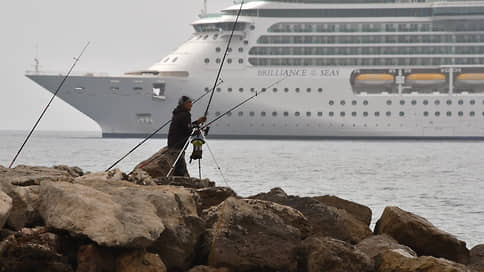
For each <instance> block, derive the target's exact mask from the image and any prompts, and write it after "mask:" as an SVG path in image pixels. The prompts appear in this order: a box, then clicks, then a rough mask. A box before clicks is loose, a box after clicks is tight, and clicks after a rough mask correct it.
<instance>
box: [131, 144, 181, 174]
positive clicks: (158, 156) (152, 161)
mask: <svg viewBox="0 0 484 272" xmlns="http://www.w3.org/2000/svg"><path fill="white" fill-rule="evenodd" d="M177 155H178V154H177V153H176V152H173V151H172V150H169V149H168V147H164V148H162V149H160V151H158V152H156V153H155V154H153V156H151V157H150V158H148V159H147V160H144V161H142V162H141V163H139V164H138V165H136V167H135V168H134V169H135V170H136V169H138V168H139V169H143V170H144V171H146V172H147V173H148V174H149V175H150V176H151V177H152V178H160V177H166V175H167V174H168V172H169V171H170V168H171V166H172V165H173V163H174V162H175V160H176V157H177ZM185 176H186V177H188V176H189V175H188V170H186V168H185Z"/></svg>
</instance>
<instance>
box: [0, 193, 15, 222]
mask: <svg viewBox="0 0 484 272" xmlns="http://www.w3.org/2000/svg"><path fill="white" fill-rule="evenodd" d="M11 210H12V199H11V198H10V197H9V196H8V195H7V194H6V193H4V192H3V191H2V190H0V229H1V228H3V226H4V225H5V222H7V219H8V217H9V215H10V211H11Z"/></svg>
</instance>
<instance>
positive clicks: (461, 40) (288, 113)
mask: <svg viewBox="0 0 484 272" xmlns="http://www.w3.org/2000/svg"><path fill="white" fill-rule="evenodd" d="M240 8H241V10H240V16H239V17H237V14H238V13H239V9H240ZM237 19H238V21H237ZM236 21H237V24H236V26H235V31H234V33H233V36H232V42H231V44H230V47H229V50H228V56H227V58H226V59H225V63H224V66H223V70H222V73H221V81H220V84H218V85H217V87H216V89H215V93H214V99H213V103H212V105H211V107H210V111H209V114H208V116H207V117H208V120H209V121H210V120H213V119H215V118H216V117H217V116H219V115H220V114H223V113H224V112H225V111H227V110H228V109H230V108H231V107H233V106H234V105H236V104H238V103H240V102H241V101H243V100H244V99H247V98H248V97H250V96H252V95H254V94H255V93H256V92H258V93H259V95H258V96H257V97H256V98H254V99H253V100H252V101H250V102H249V103H247V104H245V105H244V106H242V107H240V108H238V109H236V110H234V111H233V112H230V113H229V114H227V115H226V116H225V117H224V118H221V119H220V120H219V121H217V122H216V123H214V124H213V126H212V127H211V130H210V136H211V137H223V138H400V139H401V138H403V139H405V138H432V139H433V138H437V139H441V138H443V139H446V138H456V139H462V138H471V139H482V138H484V1H482V0H480V1H458V0H449V1H445V0H440V1H434V0H246V1H244V3H241V1H240V0H238V1H234V2H233V4H232V6H229V7H227V8H226V9H224V10H222V11H221V13H220V14H208V13H207V12H206V9H205V11H204V12H202V14H201V15H200V18H198V19H197V20H196V21H194V22H193V23H192V25H193V29H194V32H193V34H192V35H191V37H190V38H189V39H188V40H187V41H186V42H185V43H183V44H182V45H181V46H180V47H179V48H178V49H176V50H175V51H174V52H172V53H170V54H169V55H167V56H166V57H164V58H163V59H161V61H159V62H157V63H155V64H154V65H153V66H151V67H149V68H148V69H146V70H144V71H135V72H128V73H126V74H123V75H109V76H107V75H97V74H94V73H93V74H83V75H73V76H71V77H70V78H69V80H68V81H67V82H66V84H65V85H64V87H63V89H62V90H61V91H60V93H59V97H60V98H61V99H63V100H64V101H66V102H67V103H69V104H70V105H72V106H73V107H75V108H76V109H78V110H79V111H81V112H83V113H84V114H86V115H87V116H89V117H90V118H92V119H93V120H94V121H96V122H97V123H98V124H99V125H100V127H101V129H102V134H103V136H104V137H143V136H145V135H148V134H150V133H152V132H153V131H154V130H156V129H157V128H158V127H159V126H160V125H161V124H163V123H164V122H166V121H167V120H169V119H170V118H171V114H172V110H173V109H174V107H175V106H176V104H177V100H178V99H179V97H180V96H181V95H188V96H190V97H192V98H197V97H199V96H201V95H202V94H204V93H205V92H209V91H211V90H212V87H213V85H214V81H215V77H216V74H217V71H218V69H219V67H220V62H221V61H222V59H223V55H224V52H225V49H226V47H227V43H228V40H229V39H230V37H231V33H232V29H233V26H234V23H235V22H236ZM27 77H29V78H30V79H31V80H33V81H35V82H36V83H38V84H39V85H41V86H43V87H44V88H45V89H47V90H49V91H51V92H53V91H55V89H56V88H57V86H58V84H59V82H60V81H61V80H62V78H63V77H64V75H62V74H44V73H42V72H39V71H37V72H28V73H27ZM222 80H223V81H222ZM276 82H278V83H277V84H275V85H274V83H276ZM206 97H208V96H206ZM207 100H208V99H206V98H204V99H203V100H201V101H199V102H198V103H197V104H196V105H194V107H193V109H192V116H193V117H198V116H201V115H202V114H203V112H204V110H205V107H206V105H207ZM166 134H167V129H165V130H162V131H160V133H159V135H158V136H165V135H166Z"/></svg>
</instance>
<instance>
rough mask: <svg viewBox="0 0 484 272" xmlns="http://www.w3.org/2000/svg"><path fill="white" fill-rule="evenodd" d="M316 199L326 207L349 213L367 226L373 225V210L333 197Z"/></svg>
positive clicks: (326, 196)
mask: <svg viewBox="0 0 484 272" xmlns="http://www.w3.org/2000/svg"><path fill="white" fill-rule="evenodd" d="M314 199H316V200H318V201H319V202H321V203H323V204H324V205H326V206H331V207H335V208H337V209H342V210H345V211H347V212H348V213H349V214H351V215H352V216H354V217H355V218H356V219H358V220H360V221H362V222H363V223H365V224H366V225H367V226H369V225H370V223H371V215H372V212H371V209H370V208H368V207H367V206H364V205H361V204H358V203H355V202H351V201H348V200H345V199H342V198H339V197H337V196H331V195H325V196H318V197H314Z"/></svg>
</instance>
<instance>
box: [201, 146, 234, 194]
mask: <svg viewBox="0 0 484 272" xmlns="http://www.w3.org/2000/svg"><path fill="white" fill-rule="evenodd" d="M204 138H205V137H204ZM205 143H206V144H207V149H208V151H209V152H210V155H211V156H212V159H213V162H214V163H215V165H216V166H217V169H218V171H219V172H220V175H222V178H223V180H224V183H225V185H227V187H230V186H229V184H228V182H227V179H226V178H225V175H224V173H223V172H222V168H221V167H220V165H219V164H218V162H217V160H216V159H215V155H214V154H213V152H212V149H210V146H209V145H208V142H207V141H206V140H205Z"/></svg>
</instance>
